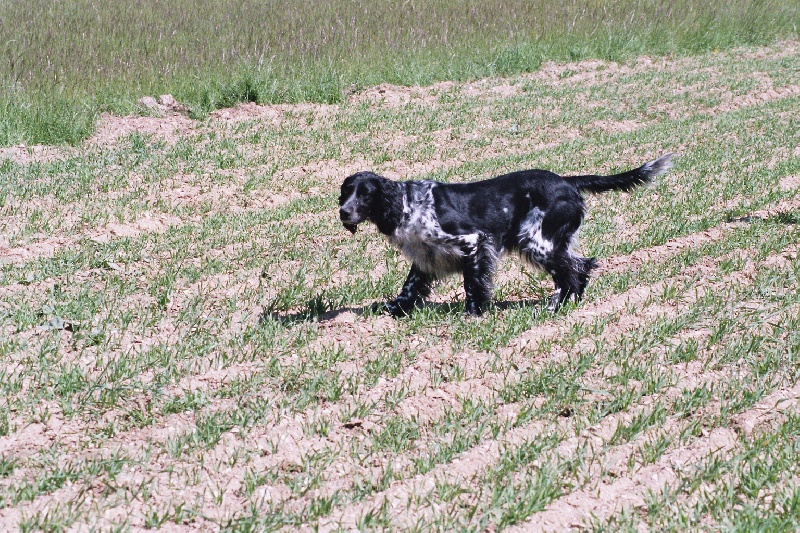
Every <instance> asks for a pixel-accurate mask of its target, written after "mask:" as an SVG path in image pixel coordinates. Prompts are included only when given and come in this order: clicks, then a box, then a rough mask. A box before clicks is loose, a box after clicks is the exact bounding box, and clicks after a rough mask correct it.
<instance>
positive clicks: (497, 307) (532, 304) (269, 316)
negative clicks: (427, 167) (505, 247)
mask: <svg viewBox="0 0 800 533" xmlns="http://www.w3.org/2000/svg"><path fill="white" fill-rule="evenodd" d="M546 303H547V301H546V300H541V299H536V300H533V299H528V300H514V301H510V300H505V301H500V302H492V304H491V306H490V307H489V309H487V312H492V311H506V310H509V309H525V308H539V309H544V308H545V305H546ZM383 304H384V302H376V303H374V304H372V305H367V306H363V307H342V308H339V309H331V310H329V311H314V310H306V311H300V312H298V313H280V312H274V311H273V312H270V311H267V310H265V311H264V312H263V313H261V316H260V317H259V323H260V324H264V323H267V322H278V323H280V324H282V325H284V326H290V325H293V324H299V323H302V322H328V321H331V320H334V319H335V318H337V317H338V316H340V315H343V314H345V313H353V314H354V315H357V316H390V315H388V314H387V313H386V312H385V311H383V310H382V307H383ZM422 309H423V310H428V311H432V312H433V313H434V314H437V315H449V314H453V313H463V312H464V304H463V302H462V303H436V302H425V303H424V304H423V305H422ZM403 318H407V317H399V319H400V320H402V319H403Z"/></svg>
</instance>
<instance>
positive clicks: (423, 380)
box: [76, 232, 725, 468]
mask: <svg viewBox="0 0 800 533" xmlns="http://www.w3.org/2000/svg"><path fill="white" fill-rule="evenodd" d="M724 233H725V232H723V233H715V234H714V235H713V237H714V238H721V237H722V236H723V235H724ZM692 237H693V236H687V237H686V238H684V239H680V240H679V241H678V242H679V243H680V244H679V245H678V246H675V245H674V243H672V244H670V243H668V244H666V245H663V246H662V247H656V248H657V249H658V250H659V252H658V253H657V254H656V255H657V256H659V257H661V256H664V255H667V256H668V255H670V254H671V253H674V252H675V250H676V249H683V248H684V247H685V246H690V242H691V241H692ZM707 237H708V235H706V237H704V238H703V239H702V241H703V242H706V241H707V240H708V239H707ZM642 252H646V251H642ZM648 257H651V256H650V255H648ZM684 275H685V273H684ZM679 276H680V275H679ZM676 277H678V276H676ZM657 285H659V286H660V284H657ZM629 292H630V291H629ZM634 292H635V291H634ZM639 292H641V291H639ZM653 292H654V293H658V292H659V289H655V290H653V291H649V292H648V293H647V294H644V295H643V294H640V295H639V296H638V298H637V301H639V302H641V301H645V300H647V298H648V297H649V296H648V295H649V294H650V293H653ZM626 294H627V293H626ZM626 294H623V295H620V297H617V298H616V300H617V301H618V305H617V309H624V308H625V307H626V306H627V305H628V304H627V303H625V304H622V303H620V302H619V300H621V299H624V298H625V296H626ZM595 307H597V306H595ZM606 307H608V302H606ZM607 312H614V309H611V310H609V309H607ZM587 313H588V315H587ZM596 314H597V312H595V311H593V310H592V309H590V308H587V309H583V310H580V309H579V310H577V311H576V313H573V315H572V316H571V317H570V318H571V320H583V319H585V318H586V317H587V316H594V315H596ZM568 327H569V326H568V325H564V326H552V325H547V324H545V325H543V326H541V327H538V328H535V329H534V330H532V331H533V332H534V333H533V334H532V336H535V337H541V333H542V330H543V329H544V330H549V333H550V335H548V336H547V337H546V338H558V336H560V335H561V334H562V333H563V332H564V331H568ZM542 340H545V339H544V338H542ZM438 355H439V356H441V355H442V354H438ZM441 358H442V359H447V356H446V355H445V356H443V357H441ZM476 359H480V356H479V355H477V356H476V355H468V356H465V355H463V354H462V355H461V356H460V362H461V363H463V364H464V366H465V368H466V369H467V374H468V376H469V375H471V374H472V373H473V372H472V369H480V368H481V364H480V363H477V364H475V360H476ZM469 363H473V364H472V365H470V364H469ZM470 367H472V368H470ZM414 370H416V372H415V373H416V374H421V375H417V376H415V378H414V379H413V381H415V382H417V383H420V392H424V391H425V389H426V387H427V384H428V383H429V382H430V375H429V374H427V373H426V369H425V368H418V369H414ZM479 373H480V370H478V371H477V372H476V375H477V374H479ZM195 379H202V377H200V376H198V377H196V378H195ZM409 379H410V376H409V375H408V373H406V375H401V376H399V377H398V378H395V379H394V380H388V381H386V382H385V383H384V384H382V386H378V387H376V388H374V389H373V390H372V391H371V395H372V396H373V397H376V398H380V397H381V396H382V395H383V394H385V393H386V392H388V391H389V390H391V389H392V387H393V386H394V384H395V383H396V382H397V381H400V382H406V381H407V380H409ZM467 379H469V377H468V378H467ZM473 385H474V384H472V383H468V386H465V387H462V388H464V389H469V388H470V387H472V386H473ZM456 388H458V386H457V385H456ZM484 390H486V389H484ZM445 395H446V396H448V393H447V392H445ZM456 398H458V393H457V392H451V393H450V394H449V398H447V399H449V400H450V401H449V402H448V401H445V402H443V403H444V404H445V405H447V404H452V403H453V399H456ZM434 403H440V404H441V403H442V402H440V401H439V400H435V401H434ZM172 418H173V419H180V418H184V419H185V417H182V416H181V415H177V416H174V417H172ZM303 422H304V420H303V418H302V417H301V418H300V419H299V421H297V423H295V424H290V426H294V427H295V430H293V431H291V430H289V427H285V426H284V427H282V428H279V429H278V431H277V432H276V433H277V434H278V435H281V434H283V435H287V434H295V435H298V433H299V436H301V435H302V424H303ZM168 425H170V426H172V427H176V426H174V425H173V424H171V423H170V424H168ZM186 427H190V426H186ZM297 430H299V432H298V431H297ZM148 431H149V430H148ZM78 432H80V430H77V431H76V433H78ZM346 436H347V435H344V436H343V437H346ZM132 437H133V435H123V436H121V438H120V439H119V440H120V441H127V442H137V441H138V442H142V441H141V440H139V439H135V438H134V439H132ZM147 440H148V441H150V439H147ZM284 442H286V443H287V444H288V445H290V446H292V447H293V446H298V445H299V444H300V443H299V442H297V441H291V440H290V441H284ZM133 448H135V446H133ZM298 449H301V450H306V451H307V450H309V449H311V448H308V447H307V446H299V447H298ZM292 455H293V456H294V459H293V460H292V459H289V460H288V461H289V463H290V464H291V463H295V464H296V463H298V462H300V461H301V458H302V456H303V452H299V453H295V454H292ZM270 463H271V464H269V465H268V464H263V465H261V466H263V467H266V468H269V467H276V466H278V467H279V466H281V465H285V464H286V459H285V458H284V459H280V460H277V461H270Z"/></svg>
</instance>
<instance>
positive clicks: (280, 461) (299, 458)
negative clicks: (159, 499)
mask: <svg viewBox="0 0 800 533" xmlns="http://www.w3.org/2000/svg"><path fill="white" fill-rule="evenodd" d="M665 248H666V249H667V250H669V249H670V247H665ZM656 292H657V291H656ZM575 318H577V317H575ZM566 327H567V326H565V327H564V328H566ZM564 328H562V331H563V329H564ZM540 329H541V328H540ZM557 330H558V328H556V332H555V335H556V336H558V334H559V333H558V331H557ZM464 359H466V361H464V362H469V361H474V359H475V356H469V357H465V358H464ZM467 366H469V365H467ZM478 366H480V365H478ZM423 370H424V369H423ZM470 373H471V372H470ZM198 379H199V378H198ZM401 379H402V378H401ZM422 381H423V382H424V384H423V387H427V383H428V382H429V377H428V378H427V379H425V378H423V379H422ZM387 383H388V382H387ZM386 388H387V389H389V388H390V387H386ZM423 390H424V389H423ZM372 392H373V394H374V393H375V392H378V391H372ZM378 394H380V392H378ZM454 396H455V395H454ZM172 418H184V419H185V417H181V416H180V415H177V416H175V417H172ZM300 425H301V426H302V420H301V422H300ZM170 426H171V427H173V428H174V427H176V426H175V425H173V424H170ZM186 427H190V425H189V426H186ZM287 429H288V428H286V427H284V428H282V430H281V431H280V433H283V434H287V433H288V434H292V433H294V434H297V432H296V431H288V432H286V430H287ZM299 429H300V430H301V431H300V435H302V428H299ZM76 433H77V432H76ZM131 437H132V435H126V436H124V437H123V438H122V439H121V440H127V441H128V442H130V438H131ZM148 441H150V439H148ZM140 442H141V441H140ZM290 444H291V445H292V446H297V445H298V444H299V443H298V442H297V441H293V442H290ZM300 449H303V447H300ZM305 449H306V450H308V449H309V448H307V447H306V448H305ZM294 455H295V460H294V461H290V462H296V461H300V460H301V458H302V455H303V453H302V452H300V453H297V454H294ZM270 463H272V464H269V465H268V464H263V465H261V466H263V467H266V468H269V467H276V466H277V467H280V466H281V465H285V464H286V462H285V460H279V461H277V462H273V461H270Z"/></svg>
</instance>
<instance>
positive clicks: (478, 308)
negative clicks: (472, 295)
mask: <svg viewBox="0 0 800 533" xmlns="http://www.w3.org/2000/svg"><path fill="white" fill-rule="evenodd" d="M484 308H485V306H484V305H482V304H481V303H480V302H467V304H466V306H464V312H465V313H466V314H468V315H470V316H481V315H482V314H483V311H484Z"/></svg>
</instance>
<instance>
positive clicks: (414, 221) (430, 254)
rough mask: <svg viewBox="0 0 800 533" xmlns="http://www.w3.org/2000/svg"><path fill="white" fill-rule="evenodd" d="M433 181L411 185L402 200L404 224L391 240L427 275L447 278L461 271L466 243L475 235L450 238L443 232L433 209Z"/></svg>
mask: <svg viewBox="0 0 800 533" xmlns="http://www.w3.org/2000/svg"><path fill="white" fill-rule="evenodd" d="M435 186H436V183H434V182H427V181H423V182H416V183H413V184H410V186H409V187H408V189H407V191H406V195H405V196H404V198H403V222H402V223H401V224H400V225H399V226H398V227H397V229H395V231H394V233H393V234H392V235H391V236H390V237H389V241H390V242H391V243H392V244H393V245H394V246H396V247H397V249H398V250H400V253H402V254H403V255H404V256H406V258H408V259H409V260H410V261H411V262H413V263H414V264H415V265H417V266H418V267H419V268H420V269H421V270H423V271H424V272H428V273H429V274H435V275H437V276H444V275H447V274H452V273H454V272H458V271H460V270H461V268H462V257H463V256H464V252H463V244H469V243H471V242H473V241H475V240H476V238H477V236H475V235H450V234H449V233H445V232H444V231H443V230H442V227H441V226H440V225H439V220H438V218H437V216H436V208H435V207H434V199H433V188H434V187H435Z"/></svg>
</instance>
